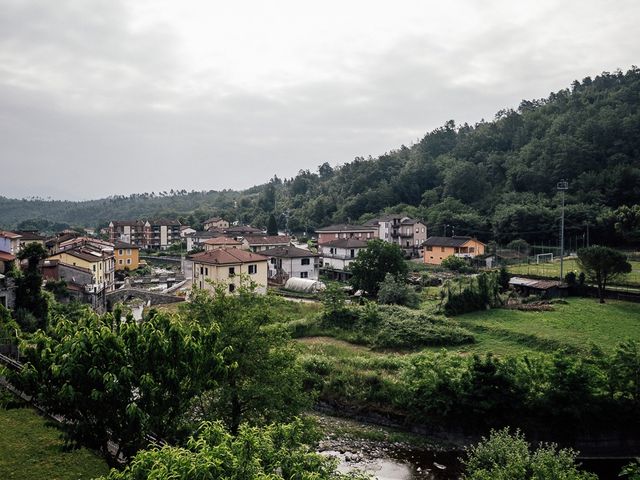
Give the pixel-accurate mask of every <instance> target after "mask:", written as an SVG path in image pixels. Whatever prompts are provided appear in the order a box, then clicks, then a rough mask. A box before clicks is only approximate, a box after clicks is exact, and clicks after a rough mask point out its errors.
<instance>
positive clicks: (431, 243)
mask: <svg viewBox="0 0 640 480" xmlns="http://www.w3.org/2000/svg"><path fill="white" fill-rule="evenodd" d="M422 246H423V258H424V263H427V264H430V265H440V264H441V263H442V261H443V260H444V259H445V258H447V257H450V256H451V255H454V256H456V257H461V258H473V257H476V256H478V255H484V250H485V244H484V243H482V242H481V241H479V240H478V239H476V238H472V237H462V236H453V237H429V238H427V240H426V241H425V242H424V243H423V244H422Z"/></svg>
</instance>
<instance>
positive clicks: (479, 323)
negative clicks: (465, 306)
mask: <svg viewBox="0 0 640 480" xmlns="http://www.w3.org/2000/svg"><path fill="white" fill-rule="evenodd" d="M554 308H555V310H554V311H550V312H522V311H518V310H506V309H493V310H485V311H480V312H473V313H469V314H466V315H460V316H458V317H456V320H457V321H458V322H459V323H460V325H461V326H462V327H464V328H466V329H467V330H470V331H471V332H473V334H474V335H475V337H476V343H474V344H471V345H460V346H456V347H447V349H448V350H450V351H455V352H459V353H460V354H463V355H465V354H474V353H477V354H484V353H489V352H491V353H494V354H496V355H509V354H519V353H534V352H547V353H549V352H555V351H557V350H560V349H568V350H570V351H575V352H578V351H586V350H588V349H590V348H591V345H592V344H595V345H597V346H599V347H600V348H602V349H603V350H605V351H612V350H613V349H614V348H615V347H616V345H617V344H618V343H620V342H622V341H624V340H626V339H628V338H631V339H636V340H640V304H637V303H631V302H622V301H617V300H608V301H607V303H605V304H600V303H598V301H597V300H596V299H592V298H569V299H568V300H567V304H566V305H564V304H556V305H554ZM299 340H300V343H301V344H302V345H303V348H304V349H305V350H306V351H307V352H309V353H315V354H325V355H328V356H330V357H334V358H342V359H352V358H353V357H364V358H378V359H379V358H380V356H383V357H384V356H388V357H390V356H393V357H396V358H397V357H398V355H401V356H407V355H411V354H412V353H408V352H406V353H404V354H401V353H400V354H399V353H397V352H380V351H372V350H370V349H369V348H367V347H363V346H356V345H352V344H350V343H348V342H344V341H340V340H335V339H333V338H328V337H314V338H306V339H305V338H302V339H299ZM425 350H426V351H440V350H442V347H431V348H427V349H425Z"/></svg>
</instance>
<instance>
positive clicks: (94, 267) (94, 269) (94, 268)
mask: <svg viewBox="0 0 640 480" xmlns="http://www.w3.org/2000/svg"><path fill="white" fill-rule="evenodd" d="M74 265H75V263H74ZM93 271H94V272H95V271H96V266H95V265H94V266H93Z"/></svg>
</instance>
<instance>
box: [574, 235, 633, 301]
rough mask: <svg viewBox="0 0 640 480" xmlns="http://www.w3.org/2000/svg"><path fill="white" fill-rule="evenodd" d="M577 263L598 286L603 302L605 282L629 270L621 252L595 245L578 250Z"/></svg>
mask: <svg viewBox="0 0 640 480" xmlns="http://www.w3.org/2000/svg"><path fill="white" fill-rule="evenodd" d="M578 265H579V266H580V268H581V269H582V271H583V272H584V273H585V274H586V275H587V277H588V278H589V279H590V280H592V281H593V282H595V283H596V285H597V286H598V296H599V297H600V303H604V292H605V289H606V288H607V284H609V283H610V282H611V281H612V280H614V279H615V278H617V277H619V276H620V275H622V274H624V273H629V272H631V264H630V263H629V262H627V257H626V256H625V255H624V254H623V253H622V252H618V251H617V250H614V249H612V248H608V247H601V246H597V245H595V246H593V247H587V248H581V249H580V250H578Z"/></svg>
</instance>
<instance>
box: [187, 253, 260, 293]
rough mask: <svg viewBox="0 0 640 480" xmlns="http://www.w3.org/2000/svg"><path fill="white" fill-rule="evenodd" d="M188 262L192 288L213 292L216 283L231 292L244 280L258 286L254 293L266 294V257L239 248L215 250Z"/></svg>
mask: <svg viewBox="0 0 640 480" xmlns="http://www.w3.org/2000/svg"><path fill="white" fill-rule="evenodd" d="M190 259H191V260H192V261H193V278H192V280H193V283H192V284H193V286H194V287H198V288H202V289H206V290H213V289H214V284H215V283H222V284H226V285H227V289H228V291H229V292H230V293H233V292H235V291H236V290H237V289H238V288H239V287H240V285H241V282H242V281H243V279H244V278H247V279H248V280H250V281H252V282H254V283H255V284H256V285H257V286H256V290H255V291H256V293H259V294H265V293H267V275H268V265H267V261H268V258H267V257H265V256H263V255H258V254H257V253H253V252H247V251H246V250H240V249H239V248H218V249H215V250H209V251H207V252H201V253H196V254H195V255H192V256H191V257H190ZM212 282H213V284H212Z"/></svg>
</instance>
